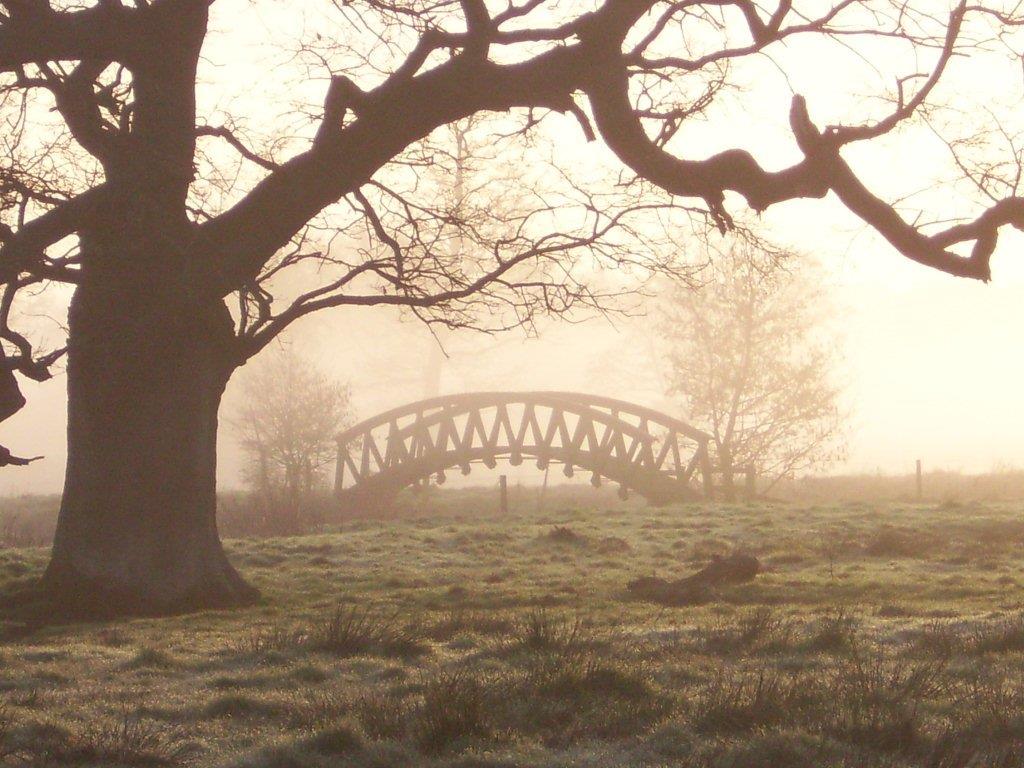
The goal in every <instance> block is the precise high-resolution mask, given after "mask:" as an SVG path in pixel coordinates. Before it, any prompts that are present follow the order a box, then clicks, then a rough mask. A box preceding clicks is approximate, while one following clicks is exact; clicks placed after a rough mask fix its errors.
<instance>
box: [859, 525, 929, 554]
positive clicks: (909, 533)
mask: <svg viewBox="0 0 1024 768" xmlns="http://www.w3.org/2000/svg"><path fill="white" fill-rule="evenodd" d="M937 544H938V542H936V540H935V537H934V536H933V535H932V534H931V533H929V532H928V531H922V530H917V529H913V528H906V527H897V526H893V525H883V526H881V527H879V528H878V529H877V530H875V531H874V532H873V533H872V534H871V536H870V537H869V538H868V540H867V541H866V542H865V544H864V552H865V554H867V555H868V556H870V557H894V558H898V557H910V558H924V557H928V556H929V555H930V554H932V553H933V552H934V551H935V548H936V546H937Z"/></svg>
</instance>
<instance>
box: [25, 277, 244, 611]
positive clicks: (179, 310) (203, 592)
mask: <svg viewBox="0 0 1024 768" xmlns="http://www.w3.org/2000/svg"><path fill="white" fill-rule="evenodd" d="M93 286H94V287H92V288H89V287H88V286H87V285H86V284H84V283H83V285H82V286H80V287H79V289H78V291H77V292H76V295H75V298H74V300H73V301H72V305H71V315H70V336H69V340H70V344H69V357H68V464H67V474H66V477H65V485H64V497H63V502H62V505H61V510H60V517H59V519H58V524H57V532H56V536H55V538H54V544H53V554H52V559H51V561H50V565H49V567H48V569H47V571H46V575H45V578H44V585H45V587H46V588H47V590H48V592H49V593H50V595H51V596H52V597H53V599H54V600H55V601H56V602H57V603H58V604H59V606H60V607H62V608H63V609H65V610H67V611H69V612H72V613H75V614H81V615H97V616H103V615H113V614H125V613H131V614H166V613H173V612H180V611H187V610H194V609H199V608H208V607H226V606H231V605H238V604H242V603H247V602H251V601H253V600H255V599H256V598H257V597H258V593H257V592H256V590H255V589H253V588H252V587H250V586H249V585H248V584H246V583H245V581H244V580H243V579H242V578H241V576H239V574H238V573H237V572H236V571H235V569H234V568H233V567H232V566H231V564H230V563H229V562H228V560H227V558H226V556H225V553H224V550H223V548H222V547H221V543H220V539H219V537H218V534H217V523H216V468H217V458H216V444H217V410H218V406H219V404H220V400H221V395H222V394H223V391H224V387H225V385H226V383H227V380H228V377H229V376H230V374H231V371H232V369H233V367H234V365H233V363H232V362H231V360H232V358H231V356H230V342H231V340H232V338H233V337H232V328H231V321H230V316H229V315H228V312H227V309H226V308H225V307H224V305H223V303H220V302H214V303H213V304H212V306H211V305H209V304H206V305H203V306H198V304H199V302H198V301H197V300H194V299H191V298H189V291H188V289H187V287H180V288H178V289H177V290H161V291H159V292H158V295H156V296H155V295H154V293H146V292H141V293H142V296H140V292H138V291H133V292H132V294H128V293H121V294H120V295H115V294H114V292H112V291H110V290H109V289H108V288H107V287H103V288H97V287H95V284H93ZM168 297H174V298H173V299H170V298H168Z"/></svg>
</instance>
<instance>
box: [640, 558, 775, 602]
mask: <svg viewBox="0 0 1024 768" xmlns="http://www.w3.org/2000/svg"><path fill="white" fill-rule="evenodd" d="M760 572H761V563H760V561H759V560H758V559H757V558H756V557H754V556H753V555H746V554H742V553H736V554H734V555H729V556H728V557H718V556H716V557H715V558H714V559H713V560H712V561H711V562H710V563H708V565H706V566H705V567H703V568H701V569H700V570H699V571H697V572H696V573H694V574H691V575H690V576H685V577H683V578H681V579H675V580H672V581H670V580H668V579H663V578H660V577H658V576H642V577H640V578H639V579H634V580H633V581H631V582H630V583H629V584H628V585H627V586H626V589H627V590H628V591H629V593H630V594H631V595H633V596H634V597H635V598H637V599H639V600H646V601H648V602H652V603H657V604H659V605H668V606H680V605H703V604H704V603H707V602H710V601H711V600H712V599H714V597H715V587H718V586H722V585H724V584H741V583H743V582H747V581H751V580H752V579H753V578H754V577H755V576H757V574H758V573H760Z"/></svg>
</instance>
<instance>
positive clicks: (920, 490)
mask: <svg viewBox="0 0 1024 768" xmlns="http://www.w3.org/2000/svg"><path fill="white" fill-rule="evenodd" d="M923 499H924V483H923V482H922V478H921V460H920V459H918V460H917V500H918V501H922V500H923Z"/></svg>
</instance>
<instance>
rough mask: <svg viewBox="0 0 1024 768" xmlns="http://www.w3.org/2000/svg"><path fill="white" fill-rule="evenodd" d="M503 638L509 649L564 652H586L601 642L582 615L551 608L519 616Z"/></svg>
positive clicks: (565, 654) (561, 653)
mask: <svg viewBox="0 0 1024 768" xmlns="http://www.w3.org/2000/svg"><path fill="white" fill-rule="evenodd" d="M502 640H503V643H502V644H503V646H504V648H505V650H507V651H518V650H523V651H530V652H537V651H555V652H558V653H559V654H560V655H563V656H569V655H573V654H578V653H582V652H584V651H586V650H587V649H588V648H590V647H592V646H593V645H595V644H596V642H597V640H596V638H595V637H594V635H593V633H592V632H591V631H590V630H588V629H587V627H586V626H585V625H584V623H583V620H582V618H581V617H580V616H574V617H569V616H566V615H565V614H562V613H557V612H554V611H551V610H548V609H547V608H535V609H533V610H530V611H529V612H527V613H526V614H525V615H521V616H518V617H516V619H515V620H514V621H513V623H512V627H511V631H510V632H509V633H508V634H507V635H505V636H504V637H503V638H502Z"/></svg>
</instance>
